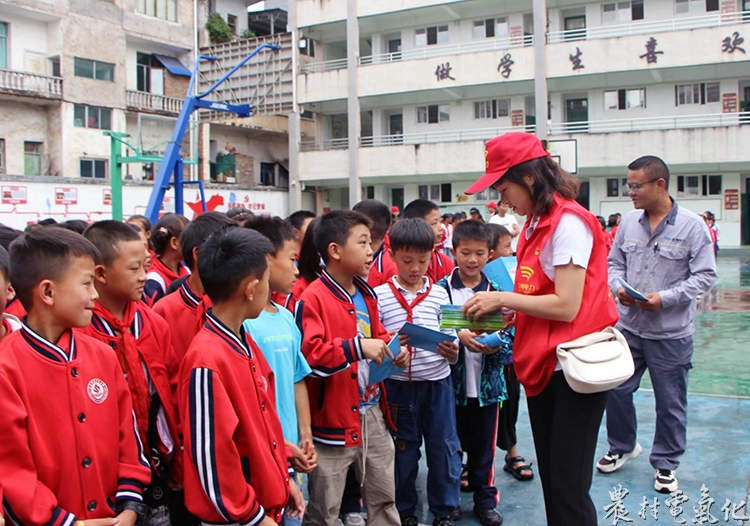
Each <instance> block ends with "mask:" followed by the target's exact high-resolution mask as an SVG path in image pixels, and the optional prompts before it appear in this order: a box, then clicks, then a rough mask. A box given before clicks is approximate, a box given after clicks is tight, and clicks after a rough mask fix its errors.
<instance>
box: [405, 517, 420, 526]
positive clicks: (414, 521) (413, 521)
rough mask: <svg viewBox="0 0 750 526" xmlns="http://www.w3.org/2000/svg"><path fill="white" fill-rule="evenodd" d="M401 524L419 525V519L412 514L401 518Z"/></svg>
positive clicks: (406, 525)
mask: <svg viewBox="0 0 750 526" xmlns="http://www.w3.org/2000/svg"><path fill="white" fill-rule="evenodd" d="M401 526H419V521H418V520H417V518H416V517H415V516H414V515H409V516H408V517H404V518H403V519H401Z"/></svg>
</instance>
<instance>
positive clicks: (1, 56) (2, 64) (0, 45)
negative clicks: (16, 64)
mask: <svg viewBox="0 0 750 526" xmlns="http://www.w3.org/2000/svg"><path fill="white" fill-rule="evenodd" d="M0 69H8V24H7V23H6V22H0Z"/></svg>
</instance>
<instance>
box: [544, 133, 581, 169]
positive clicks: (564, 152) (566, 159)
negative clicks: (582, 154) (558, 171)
mask: <svg viewBox="0 0 750 526" xmlns="http://www.w3.org/2000/svg"><path fill="white" fill-rule="evenodd" d="M547 151H548V152H549V153H550V155H551V156H552V159H554V160H555V161H556V162H557V164H559V165H560V166H561V167H562V169H563V170H565V171H566V172H569V173H572V174H576V173H578V141H577V140H576V139H565V140H559V141H547Z"/></svg>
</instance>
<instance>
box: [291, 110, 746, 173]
mask: <svg viewBox="0 0 750 526" xmlns="http://www.w3.org/2000/svg"><path fill="white" fill-rule="evenodd" d="M745 124H747V125H745ZM509 131H533V127H532V126H526V127H521V126H519V127H513V128H483V129H473V130H454V131H446V132H428V133H406V134H403V135H387V136H376V137H362V138H361V139H360V146H361V148H360V149H359V151H358V156H359V166H360V177H361V178H362V179H363V180H367V179H371V178H386V179H385V181H386V182H387V180H388V178H404V177H409V178H410V180H411V181H412V182H414V181H416V180H426V179H424V178H429V177H430V176H432V177H433V180H434V177H435V176H440V175H450V176H451V177H453V178H455V179H456V180H468V179H470V177H467V176H466V174H476V173H479V172H482V171H483V170H484V144H485V142H486V141H487V140H488V139H491V138H493V137H496V136H498V135H502V134H503V133H506V132H509ZM549 132H550V136H549V139H550V140H565V139H574V140H576V142H577V152H578V167H579V174H580V175H581V176H583V177H590V176H605V175H622V174H623V173H624V172H623V170H624V169H625V167H626V166H627V165H628V164H629V163H630V162H632V161H633V159H636V158H638V157H640V156H642V155H646V154H656V155H659V156H660V157H662V158H663V159H665V160H666V162H667V163H668V164H669V165H670V167H673V168H674V170H677V171H679V170H682V171H685V172H690V171H691V170H698V169H703V170H705V169H706V166H710V167H711V170H715V171H717V172H721V171H742V170H746V167H747V163H748V162H750V153H749V152H748V150H747V146H746V145H747V144H750V112H743V113H724V114H716V115H688V116H671V117H648V118H639V119H617V120H608V121H591V122H579V123H551V124H550V125H549ZM347 147H348V139H346V138H343V139H330V140H327V141H322V142H320V143H315V142H303V144H302V153H301V154H300V179H301V180H302V181H306V182H308V183H311V184H315V183H324V182H325V181H332V180H341V179H342V178H345V175H342V174H346V173H348V153H347ZM700 167H702V168H700ZM393 180H394V181H395V180H396V179H393ZM402 180H403V179H402Z"/></svg>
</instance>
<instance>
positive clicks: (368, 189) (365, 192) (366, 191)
mask: <svg viewBox="0 0 750 526" xmlns="http://www.w3.org/2000/svg"><path fill="white" fill-rule="evenodd" d="M362 199H375V187H374V186H363V187H362Z"/></svg>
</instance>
